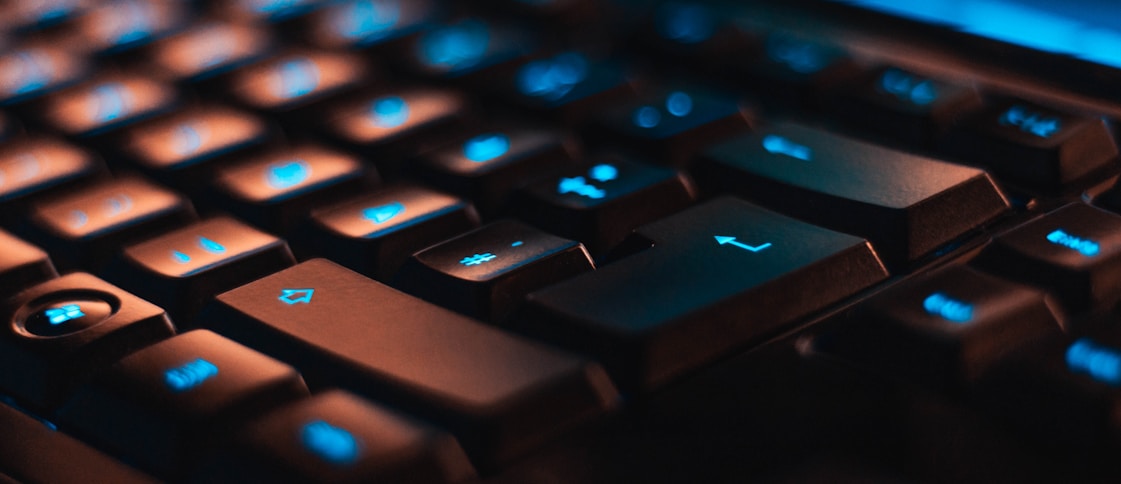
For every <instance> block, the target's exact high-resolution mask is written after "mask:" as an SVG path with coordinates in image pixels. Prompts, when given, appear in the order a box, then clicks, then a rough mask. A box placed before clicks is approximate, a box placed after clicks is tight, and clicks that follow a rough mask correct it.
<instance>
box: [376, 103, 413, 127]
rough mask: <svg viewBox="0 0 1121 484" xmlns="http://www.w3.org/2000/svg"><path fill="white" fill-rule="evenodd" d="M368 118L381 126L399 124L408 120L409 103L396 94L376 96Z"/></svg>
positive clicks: (395, 125)
mask: <svg viewBox="0 0 1121 484" xmlns="http://www.w3.org/2000/svg"><path fill="white" fill-rule="evenodd" d="M370 120H371V121H372V122H373V123H374V125H375V126H378V127H382V128H396V127H398V126H401V125H402V124H405V121H408V120H409V104H408V103H407V102H405V100H404V99H401V98H400V97H398V96H387V97H382V98H378V99H377V100H375V101H374V103H373V105H372V106H371V107H370Z"/></svg>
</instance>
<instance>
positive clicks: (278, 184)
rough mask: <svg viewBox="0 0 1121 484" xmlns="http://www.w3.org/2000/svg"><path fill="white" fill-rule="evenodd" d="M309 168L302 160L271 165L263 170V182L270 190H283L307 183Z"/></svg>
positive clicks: (309, 174) (309, 173)
mask: <svg viewBox="0 0 1121 484" xmlns="http://www.w3.org/2000/svg"><path fill="white" fill-rule="evenodd" d="M310 176H311V166H310V165H308V163H307V162H306V161H304V160H289V161H281V162H277V163H273V164H271V165H269V166H268V167H267V168H266V169H265V182H266V183H268V185H269V186H270V187H272V188H275V189H277V190H284V189H287V188H292V187H294V186H296V185H299V184H301V183H303V182H305V181H307V179H308V177H310Z"/></svg>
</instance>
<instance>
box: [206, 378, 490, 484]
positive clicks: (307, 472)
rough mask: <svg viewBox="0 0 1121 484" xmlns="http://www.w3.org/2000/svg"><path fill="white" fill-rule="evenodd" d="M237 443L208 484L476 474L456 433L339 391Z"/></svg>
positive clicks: (440, 479) (449, 478)
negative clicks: (215, 483) (440, 429)
mask: <svg viewBox="0 0 1121 484" xmlns="http://www.w3.org/2000/svg"><path fill="white" fill-rule="evenodd" d="M231 447H232V448H231V449H230V451H229V452H228V454H227V455H225V456H223V458H222V459H220V460H219V461H218V462H216V463H215V464H214V465H213V466H212V471H213V472H214V473H215V474H214V475H213V477H209V476H208V477H203V478H202V479H200V481H205V482H211V481H212V480H213V479H217V480H218V482H236V481H244V480H246V479H248V480H258V479H259V480H263V481H269V482H283V481H299V482H416V483H433V484H436V483H453V482H460V481H461V480H464V479H466V478H470V477H473V476H474V474H475V471H474V469H473V468H472V467H471V463H470V462H469V461H468V460H467V456H466V455H465V454H464V453H463V449H461V448H460V447H459V444H458V443H457V442H456V441H455V438H453V437H452V436H450V435H448V434H446V433H443V432H440V431H439V430H437V429H434V428H431V427H429V426H427V425H424V424H422V423H419V422H416V421H414V420H412V419H409V418H407V417H404V416H402V415H399V414H397V413H396V412H394V411H392V410H389V409H387V408H384V407H382V406H380V405H375V404H373V403H371V402H367V401H365V400H363V399H361V398H359V397H357V396H354V395H353V394H350V393H347V392H344V391H339V390H332V391H329V392H326V393H321V394H319V395H316V396H314V397H311V398H307V399H303V400H299V401H296V402H294V403H291V404H288V405H286V406H284V407H282V408H280V409H277V410H275V411H273V412H271V413H268V414H266V415H263V416H261V418H260V419H259V420H257V421H255V422H253V424H252V425H251V426H249V427H248V428H247V429H246V430H245V431H244V432H243V433H242V436H241V438H240V439H238V443H237V444H235V446H231ZM218 476H220V477H218Z"/></svg>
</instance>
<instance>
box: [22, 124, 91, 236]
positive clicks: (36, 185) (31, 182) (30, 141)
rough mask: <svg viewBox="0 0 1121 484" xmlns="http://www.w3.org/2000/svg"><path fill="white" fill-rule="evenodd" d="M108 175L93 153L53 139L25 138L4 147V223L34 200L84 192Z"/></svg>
mask: <svg viewBox="0 0 1121 484" xmlns="http://www.w3.org/2000/svg"><path fill="white" fill-rule="evenodd" d="M104 171H105V168H104V166H102V164H101V160H99V159H97V158H94V157H93V155H91V154H90V153H88V152H86V151H84V150H81V149H78V148H76V147H74V146H72V145H70V144H67V143H65V142H62V141H59V140H57V139H53V138H23V139H19V140H15V141H13V142H10V143H5V144H4V146H3V147H0V207H3V208H4V210H3V212H5V213H4V214H3V215H0V219H5V218H11V217H14V216H16V215H20V213H19V211H18V210H19V209H21V208H23V207H25V206H26V204H27V203H29V202H31V201H32V200H36V199H40V198H42V197H45V196H47V195H53V194H56V193H67V192H70V191H72V190H74V189H77V188H80V187H82V186H84V185H86V184H88V183H90V182H91V181H92V180H93V179H95V178H97V177H98V176H100V175H101V174H103V173H104Z"/></svg>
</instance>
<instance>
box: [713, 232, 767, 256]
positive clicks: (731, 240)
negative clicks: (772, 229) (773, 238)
mask: <svg viewBox="0 0 1121 484" xmlns="http://www.w3.org/2000/svg"><path fill="white" fill-rule="evenodd" d="M714 238H715V239H716V243H717V244H720V245H727V244H731V245H734V246H736V247H739V248H741V249H746V250H750V251H752V252H759V251H761V250H763V249H766V248H767V247H770V246H771V243H770V242H767V243H765V244H763V245H756V246H754V247H753V246H750V245H747V244H745V243H743V242H737V241H736V238H735V237H728V236H726V235H717V236H714Z"/></svg>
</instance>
